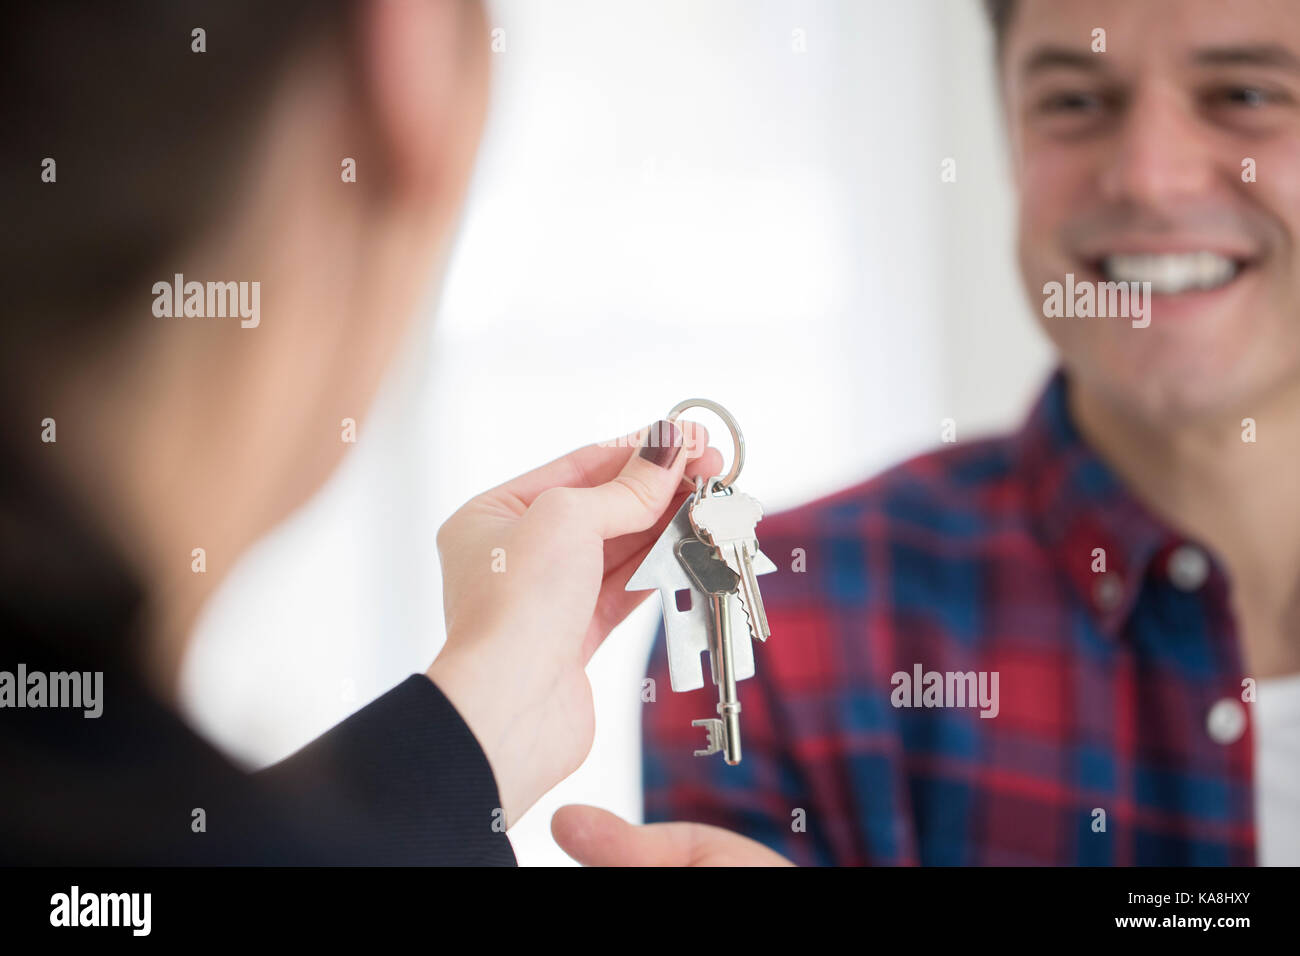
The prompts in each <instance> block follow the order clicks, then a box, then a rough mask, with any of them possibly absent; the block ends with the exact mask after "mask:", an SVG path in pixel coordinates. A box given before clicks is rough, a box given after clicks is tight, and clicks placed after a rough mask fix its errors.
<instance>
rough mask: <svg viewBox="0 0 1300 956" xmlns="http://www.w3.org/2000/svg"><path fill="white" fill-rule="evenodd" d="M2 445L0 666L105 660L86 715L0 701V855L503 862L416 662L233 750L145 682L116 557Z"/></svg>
mask: <svg viewBox="0 0 1300 956" xmlns="http://www.w3.org/2000/svg"><path fill="white" fill-rule="evenodd" d="M6 457H7V458H8V460H6V461H4V462H0V671H8V672H10V673H11V674H16V672H17V669H18V665H19V664H23V665H25V667H26V670H27V672H28V673H32V672H43V673H52V672H68V671H81V672H86V671H92V672H93V671H102V672H103V675H104V676H103V713H102V716H100V717H98V718H88V717H85V716H84V715H83V711H82V710H81V709H50V708H44V709H42V708H23V709H18V708H15V707H12V706H3V707H0V864H23V863H37V864H61V865H78V866H79V865H114V864H122V865H136V864H273V865H281V864H292V865H311V864H469V865H477V864H499V865H513V864H514V863H515V857H514V853H513V851H512V849H511V846H510V842H509V840H508V839H507V838H506V835H505V833H504V832H502V829H501V827H502V816H503V815H502V813H501V812H500V811H499V809H498V807H499V806H500V798H499V796H498V793H497V787H496V782H495V780H494V779H493V776H492V772H491V769H490V768H489V766H488V763H487V758H486V757H485V756H484V754H483V750H482V748H481V747H480V746H479V744H478V742H477V741H476V740H475V738H474V735H473V734H472V733H471V732H470V729H469V727H468V726H466V724H465V722H464V721H463V720H462V719H461V717H460V715H459V714H458V713H457V712H456V710H455V708H454V707H453V706H452V705H451V703H450V702H449V701H448V700H447V698H446V697H445V696H444V695H443V694H442V692H441V691H439V690H438V688H437V687H436V686H435V685H434V684H433V683H432V682H431V681H430V680H429V679H428V678H427V677H425V676H424V675H422V674H416V675H413V676H411V677H410V678H408V679H407V680H405V681H404V682H402V683H401V684H399V685H397V686H396V687H395V688H393V689H392V690H390V691H389V692H388V693H386V694H384V695H383V696H382V697H380V698H379V699H378V700H376V701H374V702H373V703H371V704H370V705H369V706H367V707H363V708H362V709H361V710H359V711H358V712H357V713H355V714H353V715H352V716H351V717H349V718H348V719H347V720H345V721H343V722H342V723H341V724H339V725H338V726H336V727H335V728H333V729H332V730H330V731H329V732H328V733H326V734H325V735H323V736H322V737H320V738H318V739H317V740H315V741H314V742H312V743H311V744H309V745H308V746H307V747H305V748H304V749H303V750H301V751H299V752H298V753H297V754H295V755H293V756H292V757H290V758H288V759H287V760H284V761H282V762H281V763H279V764H276V765H275V766H273V767H270V768H268V769H267V770H264V771H262V772H260V773H256V774H248V773H245V772H243V771H241V770H240V769H239V768H237V767H236V766H234V765H233V764H232V763H231V762H230V761H229V760H227V759H226V758H225V757H223V756H222V755H221V754H220V753H219V752H217V751H216V750H215V749H214V748H213V747H211V746H210V745H208V744H207V743H206V742H205V741H204V740H202V739H201V738H200V737H198V736H197V735H196V734H195V733H194V732H192V731H191V730H190V729H189V728H188V727H187V726H186V725H185V723H184V722H183V721H181V719H180V718H179V717H178V716H177V715H176V714H174V713H173V712H171V711H170V710H169V709H168V708H166V707H164V706H163V705H162V704H161V703H160V702H159V701H158V700H157V699H156V698H155V697H154V696H153V695H151V694H150V692H149V691H148V690H147V689H146V687H145V684H144V682H143V681H142V679H141V678H140V676H139V675H140V659H139V628H140V621H141V618H142V612H143V608H144V606H145V601H144V595H143V594H142V593H141V591H140V589H139V588H138V587H137V585H136V583H135V582H134V581H133V579H132V577H131V576H130V574H129V573H128V572H127V571H126V568H125V567H124V565H123V564H122V563H121V562H120V561H118V560H115V559H114V557H113V556H112V554H111V552H110V551H109V550H108V549H106V548H105V547H104V545H103V542H102V541H100V540H98V539H97V538H96V537H95V536H93V535H91V534H90V533H89V532H88V527H89V525H88V523H86V522H84V521H79V520H77V518H76V516H74V515H73V514H72V513H71V512H70V511H69V510H68V509H67V508H66V506H65V505H64V503H63V501H62V500H61V499H60V497H59V496H58V495H57V494H56V493H55V492H54V491H53V490H52V489H51V488H50V487H49V486H48V485H46V484H44V483H42V482H41V481H39V480H36V479H34V478H33V477H32V475H33V472H32V470H31V469H28V468H25V467H23V466H22V464H21V463H20V462H19V461H18V460H17V458H16V457H15V456H6ZM20 690H21V689H20ZM199 810H201V811H202V813H201V814H199V813H197V812H196V811H199ZM200 820H202V821H203V824H204V826H203V829H202V832H199V830H200V828H199V821H200Z"/></svg>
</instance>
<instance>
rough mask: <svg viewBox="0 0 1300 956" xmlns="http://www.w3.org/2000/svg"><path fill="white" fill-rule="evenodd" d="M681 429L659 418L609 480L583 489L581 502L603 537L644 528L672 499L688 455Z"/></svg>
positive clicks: (661, 512)
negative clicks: (638, 446)
mask: <svg viewBox="0 0 1300 956" xmlns="http://www.w3.org/2000/svg"><path fill="white" fill-rule="evenodd" d="M684 445H685V442H684V441H683V436H682V430H681V429H680V428H678V427H677V425H675V424H674V423H672V422H669V421H658V422H655V423H654V424H653V425H651V426H650V427H649V428H647V429H646V430H645V431H644V432H643V433H642V435H641V447H640V448H639V450H638V451H637V452H636V453H634V454H633V455H631V456H629V458H628V460H627V462H626V463H625V464H624V465H623V469H622V470H621V471H620V472H619V473H618V474H617V475H615V476H614V478H613V479H612V480H610V481H607V482H605V483H604V484H601V485H596V486H595V487H594V488H589V489H585V490H584V491H583V492H582V495H583V497H584V499H585V500H584V505H585V507H586V508H588V509H589V510H588V514H589V515H590V516H591V518H592V520H593V521H594V522H595V526H596V529H597V530H598V531H599V533H600V536H601V537H602V538H616V537H618V536H619V535H623V534H632V533H634V532H637V531H644V530H645V529H646V528H649V527H651V526H652V525H653V524H654V523H655V522H656V521H658V520H659V517H660V515H662V514H663V513H664V510H665V509H666V508H667V507H668V505H669V502H671V501H672V498H673V495H674V494H675V493H676V491H677V488H678V486H679V485H680V484H681V480H682V474H683V473H684V472H685V470H686V459H687V456H686V455H685V454H683V448H684Z"/></svg>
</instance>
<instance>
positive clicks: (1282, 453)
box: [1069, 379, 1300, 678]
mask: <svg viewBox="0 0 1300 956" xmlns="http://www.w3.org/2000/svg"><path fill="white" fill-rule="evenodd" d="M1069 404H1070V411H1071V414H1072V416H1073V418H1074V420H1075V422H1076V423H1077V425H1078V427H1079V430H1080V431H1081V432H1082V434H1083V436H1084V437H1085V439H1086V440H1087V441H1088V443H1089V444H1090V445H1092V447H1093V448H1094V449H1096V451H1097V452H1098V453H1099V454H1100V455H1101V456H1102V457H1103V458H1104V459H1105V460H1106V461H1107V463H1108V464H1109V465H1110V466H1111V467H1112V468H1114V469H1115V471H1116V472H1117V473H1118V474H1119V475H1120V477H1121V478H1122V479H1123V480H1124V481H1125V483H1126V484H1127V485H1128V486H1129V488H1130V489H1131V490H1132V492H1133V493H1134V495H1135V496H1136V497H1137V498H1138V499H1139V500H1141V501H1142V502H1143V504H1145V505H1146V506H1147V508H1148V509H1149V510H1151V511H1152V512H1153V513H1154V514H1156V515H1157V516H1159V517H1160V518H1162V519H1163V520H1164V521H1166V522H1167V523H1168V524H1170V525H1171V526H1172V527H1174V528H1175V529H1177V530H1178V531H1179V532H1181V533H1183V534H1187V535H1189V536H1191V537H1193V538H1195V539H1197V540H1199V541H1201V542H1202V543H1204V544H1205V545H1206V546H1207V547H1209V548H1211V549H1212V550H1213V551H1214V553H1215V555H1216V556H1217V557H1218V558H1219V560H1220V561H1222V562H1223V564H1224V565H1225V566H1226V568H1227V572H1228V576H1229V579H1230V581H1231V583H1232V593H1233V604H1234V610H1235V613H1236V619H1237V624H1238V631H1239V636H1240V640H1241V643H1242V653H1243V657H1244V662H1245V667H1246V672H1247V674H1249V675H1250V676H1253V677H1257V678H1263V677H1270V676H1277V675H1281V674H1289V673H1295V672H1298V671H1300V489H1297V487H1296V480H1295V475H1296V461H1295V456H1296V453H1297V450H1298V449H1300V383H1297V386H1296V387H1293V388H1291V389H1288V390H1286V391H1284V392H1279V393H1276V394H1274V395H1272V396H1270V397H1269V399H1268V401H1267V402H1263V403H1261V404H1260V406H1259V408H1258V409H1256V410H1255V411H1256V414H1254V415H1253V416H1252V417H1253V418H1254V422H1255V434H1254V439H1255V440H1254V441H1248V440H1246V438H1247V437H1250V436H1249V433H1247V432H1244V428H1245V426H1243V424H1242V421H1241V419H1240V418H1239V417H1237V416H1236V415H1235V414H1234V415H1231V416H1226V415H1225V416H1219V417H1218V418H1208V417H1207V418H1204V419H1198V420H1196V421H1188V422H1186V423H1179V424H1175V425H1164V424H1161V425H1154V424H1152V423H1151V422H1149V421H1146V420H1144V419H1143V418H1141V417H1140V416H1138V415H1135V414H1133V413H1132V412H1131V411H1126V410H1125V409H1122V408H1119V407H1118V406H1116V405H1115V404H1114V403H1113V402H1111V401H1108V400H1107V398H1106V397H1104V396H1102V395H1100V394H1098V393H1097V392H1096V391H1094V390H1092V389H1089V388H1088V387H1087V386H1086V385H1083V384H1081V383H1079V382H1078V381H1077V380H1075V379H1071V381H1070V391H1069ZM1244 434H1245V436H1246V437H1243V435H1244Z"/></svg>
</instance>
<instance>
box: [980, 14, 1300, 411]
mask: <svg viewBox="0 0 1300 956" xmlns="http://www.w3.org/2000/svg"><path fill="white" fill-rule="evenodd" d="M1097 28H1101V29H1103V30H1105V52H1094V51H1093V45H1094V31H1095V30H1096V29H1097ZM1001 68H1002V77H1003V84H1004V92H1005V96H1006V103H1007V113H1008V122H1009V126H1010V131H1011V139H1012V154H1013V158H1014V161H1015V167H1016V181H1017V188H1018V191H1019V200H1020V239H1019V257H1020V266H1021V271H1022V274H1023V276H1024V279H1025V282H1026V286H1027V288H1028V291H1029V296H1030V302H1031V306H1032V307H1033V308H1034V309H1035V311H1036V313H1037V314H1038V315H1040V316H1042V314H1043V308H1042V306H1043V302H1044V293H1043V286H1044V284H1045V283H1048V282H1053V281H1055V282H1060V283H1065V281H1066V274H1067V273H1073V274H1074V278H1075V283H1076V284H1077V283H1079V282H1083V281H1088V282H1104V281H1117V282H1118V281H1124V282H1133V281H1137V282H1142V281H1150V282H1152V283H1153V286H1152V295H1151V298H1150V301H1149V309H1150V312H1149V317H1150V325H1149V326H1147V327H1145V328H1135V327H1134V326H1133V324H1132V323H1131V322H1130V321H1128V320H1126V319H1123V318H1077V317H1076V318H1064V317H1060V318H1048V317H1043V318H1041V319H1040V321H1041V322H1042V323H1043V325H1044V327H1045V329H1046V330H1047V333H1048V335H1049V336H1051V338H1052V339H1053V341H1054V342H1055V343H1056V345H1057V347H1058V348H1059V349H1060V351H1061V354H1062V357H1063V360H1064V362H1065V364H1066V366H1067V367H1068V368H1070V370H1071V372H1072V373H1073V374H1074V375H1075V376H1076V377H1077V378H1078V379H1079V380H1080V381H1081V382H1082V383H1084V384H1085V386H1086V387H1088V388H1091V389H1094V390H1095V391H1097V392H1098V393H1100V394H1102V395H1104V396H1105V397H1106V398H1107V399H1108V400H1110V401H1111V402H1113V403H1116V404H1118V405H1119V406H1121V407H1122V408H1124V409H1126V410H1129V411H1131V412H1132V413H1133V414H1135V415H1139V416H1141V417H1142V418H1144V419H1146V420H1147V421H1149V422H1154V423H1157V424H1159V423H1172V422H1175V421H1178V420H1180V419H1181V420H1186V419H1194V418H1197V417H1203V416H1207V415H1217V414H1225V413H1230V414H1234V415H1235V414H1240V415H1242V416H1248V415H1250V414H1251V413H1252V410H1254V411H1256V412H1258V410H1259V406H1260V405H1262V403H1263V401H1264V400H1266V399H1267V398H1269V397H1270V396H1272V395H1275V394H1278V393H1279V392H1280V391H1281V390H1282V389H1284V388H1287V387H1293V386H1295V385H1296V384H1297V383H1300V261H1297V246H1296V237H1297V236H1298V235H1300V3H1297V2H1296V0H1237V2H1234V3H1224V2H1222V0H1019V3H1018V5H1017V10H1016V14H1015V17H1014V18H1013V20H1012V23H1011V26H1010V29H1009V31H1008V33H1007V36H1006V38H1005V48H1004V53H1003V62H1002V67H1001ZM1248 159H1249V160H1253V164H1246V165H1245V166H1244V165H1243V163H1245V161H1246V160H1248ZM1249 166H1253V169H1254V178H1255V181H1254V182H1246V181H1243V173H1246V172H1248V169H1247V167H1249ZM1247 178H1250V177H1249V176H1247Z"/></svg>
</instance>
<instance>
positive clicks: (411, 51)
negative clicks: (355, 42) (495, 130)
mask: <svg viewBox="0 0 1300 956" xmlns="http://www.w3.org/2000/svg"><path fill="white" fill-rule="evenodd" d="M467 6H468V4H466V3H465V0H366V2H364V3H362V4H361V7H360V10H359V11H358V14H359V18H360V22H359V24H358V26H359V28H360V34H361V50H360V52H361V69H362V74H363V80H364V83H365V95H366V96H367V97H368V103H367V106H368V107H369V112H370V114H371V116H372V117H373V118H374V120H373V126H372V129H373V130H374V132H375V134H376V135H378V136H379V138H380V142H379V143H377V144H375V145H376V146H378V147H379V149H378V150H376V152H377V153H379V154H380V155H381V156H383V158H384V161H385V164H386V170H385V171H386V174H387V175H386V178H387V180H388V183H389V185H390V187H391V188H392V189H393V190H394V191H396V192H398V193H400V194H405V195H408V196H409V195H415V196H423V197H427V196H429V195H430V194H431V193H433V192H434V191H436V190H437V189H438V188H439V186H440V185H441V184H442V182H443V178H444V173H445V171H446V167H447V165H448V164H449V163H450V162H454V159H453V158H452V157H453V156H454V154H455V151H456V150H457V149H460V148H462V144H463V141H464V140H465V138H466V137H468V136H473V135H475V131H471V130H466V129H462V128H460V127H461V126H463V125H464V124H466V123H467V121H468V116H467V114H468V111H467V110H466V109H465V108H464V104H463V100H464V97H465V93H466V91H467V89H468V88H469V85H470V81H471V80H472V79H474V78H473V77H471V76H469V75H468V72H469V71H470V70H471V69H473V68H474V67H475V66H476V65H477V62H478V57H477V56H476V55H475V53H477V52H479V51H472V50H468V49H466V48H465V45H466V44H470V43H479V42H480V39H481V38H480V37H478V36H477V35H476V34H475V31H474V30H473V29H471V27H472V23H471V19H470V17H468V16H467V9H466V8H467Z"/></svg>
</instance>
